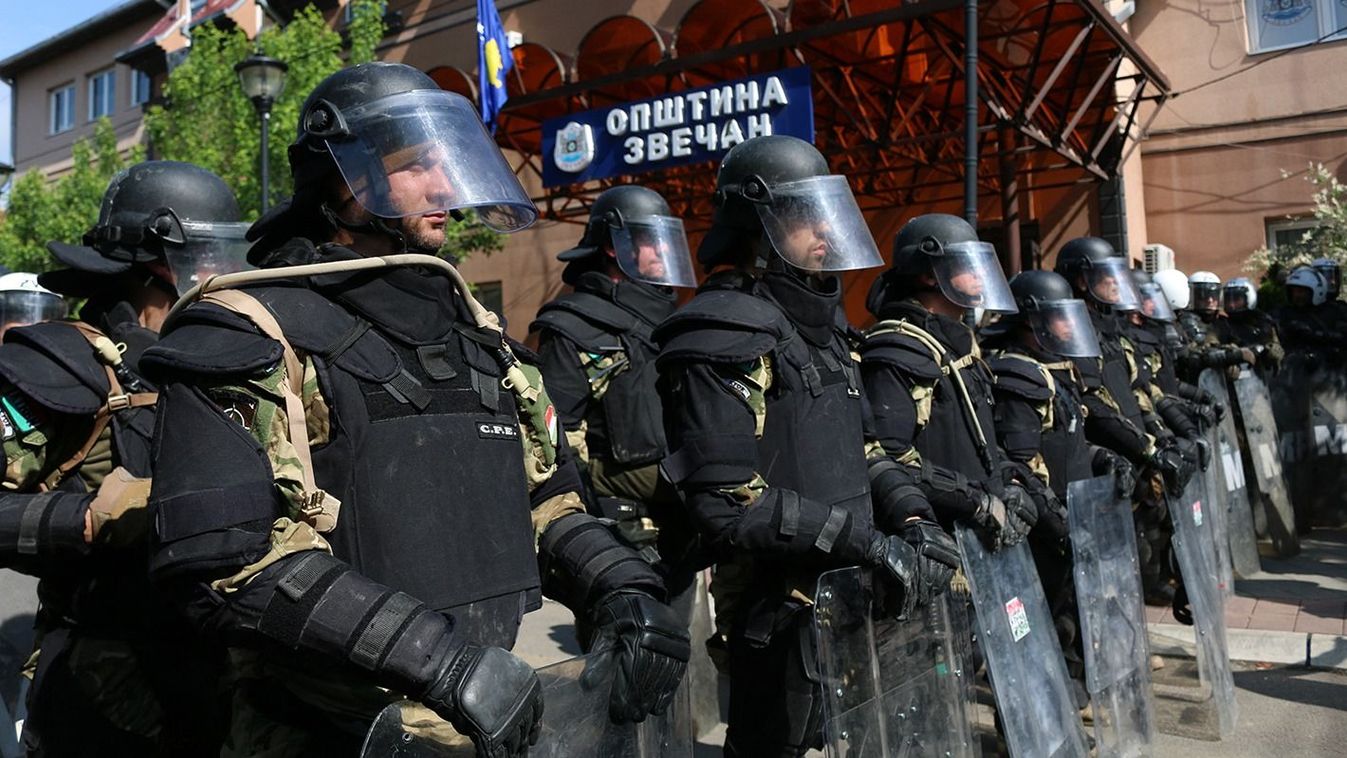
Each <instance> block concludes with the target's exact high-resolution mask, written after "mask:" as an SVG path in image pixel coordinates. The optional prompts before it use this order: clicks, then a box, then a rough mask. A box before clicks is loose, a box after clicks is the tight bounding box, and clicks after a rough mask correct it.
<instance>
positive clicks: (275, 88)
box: [234, 55, 290, 213]
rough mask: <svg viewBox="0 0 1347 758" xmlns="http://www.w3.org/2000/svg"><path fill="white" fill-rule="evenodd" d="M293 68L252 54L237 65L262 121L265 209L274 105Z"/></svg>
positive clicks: (245, 88)
mask: <svg viewBox="0 0 1347 758" xmlns="http://www.w3.org/2000/svg"><path fill="white" fill-rule="evenodd" d="M289 69H290V67H289V66H287V65H285V62H284V61H278V60H276V59H275V58H268V57H267V56H265V55H250V56H248V57H247V58H245V59H244V60H243V61H241V62H239V63H237V64H235V66H234V73H236V74H238V76H239V84H240V85H242V87H243V94H244V95H245V96H247V98H248V99H249V100H251V101H252V103H253V107H254V108H256V109H257V115H258V117H259V118H260V119H261V120H262V212H263V213H265V212H266V211H267V208H268V207H269V206H270V200H269V198H270V195H269V192H270V189H271V177H270V174H269V172H268V169H269V167H268V165H267V152H268V145H269V142H270V137H271V135H270V131H271V106H272V105H273V104H274V103H275V102H276V98H278V97H280V96H281V93H282V92H284V91H285V72H286V71H288V70H289Z"/></svg>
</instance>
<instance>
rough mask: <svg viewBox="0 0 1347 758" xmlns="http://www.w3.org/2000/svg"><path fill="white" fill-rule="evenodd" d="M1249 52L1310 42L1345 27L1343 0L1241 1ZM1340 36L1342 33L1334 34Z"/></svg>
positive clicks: (1344, 5) (1265, 50) (1345, 8)
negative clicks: (1247, 33) (1247, 32)
mask: <svg viewBox="0 0 1347 758" xmlns="http://www.w3.org/2000/svg"><path fill="white" fill-rule="evenodd" d="M1244 19H1245V23H1246V24H1247V25H1248V31H1249V52H1250V53H1266V52H1270V51H1272V50H1283V49H1285V48H1288V47H1297V46H1299V45H1309V44H1313V43H1315V42H1317V41H1319V40H1320V39H1322V38H1326V37H1330V36H1335V33H1336V32H1340V31H1342V30H1343V28H1344V27H1347V4H1344V3H1343V2H1342V0H1244ZM1336 36H1342V35H1336Z"/></svg>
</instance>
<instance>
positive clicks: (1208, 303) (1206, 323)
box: [1178, 271, 1258, 382]
mask: <svg viewBox="0 0 1347 758" xmlns="http://www.w3.org/2000/svg"><path fill="white" fill-rule="evenodd" d="M1188 286H1189V289H1190V290H1191V297H1190V300H1189V305H1188V307H1187V308H1185V309H1183V310H1181V311H1179V312H1178V323H1179V328H1180V330H1181V331H1182V332H1183V335H1184V338H1185V339H1186V340H1187V342H1188V347H1187V348H1186V349H1185V350H1184V351H1182V352H1181V353H1180V355H1179V362H1180V367H1179V371H1180V374H1181V375H1182V376H1183V378H1184V379H1186V380H1188V381H1190V382H1195V381H1197V376H1198V374H1201V373H1202V369H1206V368H1220V369H1228V370H1231V371H1237V370H1238V367H1239V366H1241V365H1245V364H1247V365H1250V366H1252V365H1254V364H1255V363H1256V361H1257V360H1258V356H1256V355H1254V352H1253V351H1252V350H1250V349H1248V348H1241V347H1239V346H1237V345H1233V344H1222V343H1221V341H1220V339H1219V337H1218V336H1217V334H1216V332H1215V330H1214V329H1213V328H1212V325H1213V324H1214V323H1215V322H1216V316H1217V313H1218V312H1219V311H1220V307H1221V279H1220V277H1218V276H1216V275H1215V274H1213V273H1211V272H1210V271H1198V272H1196V273H1194V274H1193V275H1192V276H1190V277H1189V278H1188Z"/></svg>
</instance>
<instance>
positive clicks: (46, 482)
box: [38, 321, 159, 492]
mask: <svg viewBox="0 0 1347 758" xmlns="http://www.w3.org/2000/svg"><path fill="white" fill-rule="evenodd" d="M72 326H74V327H75V329H76V330H77V331H78V332H79V333H80V335H81V336H83V337H84V339H86V340H88V341H89V344H90V345H91V346H93V348H94V352H95V353H97V354H98V359H99V361H100V362H101V363H102V364H103V370H104V371H106V372H107V375H108V397H107V401H106V402H104V403H103V407H102V408H99V409H98V412H97V413H96V414H95V415H94V425H93V427H92V428H91V429H90V430H89V436H88V438H87V439H85V440H84V444H83V445H80V448H79V450H76V451H75V454H74V455H72V456H70V458H68V459H67V460H66V461H65V462H64V463H62V464H61V465H60V466H57V467H56V470H54V471H52V472H51V473H50V474H48V475H47V478H46V479H43V480H42V484H40V485H38V489H39V490H40V491H42V492H48V491H50V490H54V489H56V487H57V486H59V485H60V484H61V482H63V481H65V478H66V477H67V476H69V475H70V472H71V471H74V470H75V469H77V468H79V465H80V464H81V463H83V462H84V459H85V458H87V457H89V452H90V451H91V450H93V449H94V445H96V444H98V438H99V437H102V436H103V430H105V429H107V427H108V423H109V422H111V421H112V414H113V413H114V412H115V411H120V410H125V409H127V408H144V407H146V406H150V405H154V404H155V403H157V402H159V393H157V392H132V393H130V394H128V393H126V392H123V391H122V383H121V382H119V381H117V372H116V371H114V370H113V368H112V366H111V365H109V362H108V361H109V360H110V359H109V358H108V356H107V355H106V353H105V348H108V349H111V350H113V351H114V352H115V351H116V350H117V348H116V346H115V345H113V344H112V340H110V339H108V336H107V335H106V334H103V333H102V332H100V331H98V330H97V329H95V328H94V327H93V326H91V325H89V324H86V323H84V322H83V321H76V322H74V323H73V324H72ZM105 343H106V344H105ZM119 355H120V353H119Z"/></svg>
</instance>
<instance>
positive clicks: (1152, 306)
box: [1132, 268, 1176, 324]
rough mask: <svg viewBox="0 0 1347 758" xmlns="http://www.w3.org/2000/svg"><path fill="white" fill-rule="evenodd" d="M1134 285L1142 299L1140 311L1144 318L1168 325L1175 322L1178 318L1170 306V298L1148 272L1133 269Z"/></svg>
mask: <svg viewBox="0 0 1347 758" xmlns="http://www.w3.org/2000/svg"><path fill="white" fill-rule="evenodd" d="M1132 284H1134V285H1135V286H1136V288H1137V296H1138V297H1140V298H1141V307H1140V308H1139V309H1138V311H1139V312H1140V313H1141V315H1142V316H1145V317H1146V318H1148V319H1150V320H1152V321H1160V322H1162V323H1166V324H1169V323H1173V322H1174V320H1175V318H1176V317H1175V315H1174V308H1173V307H1171V306H1170V304H1169V298H1168V297H1166V296H1165V291H1164V290H1163V289H1161V288H1160V285H1158V284H1156V283H1155V279H1154V278H1152V277H1151V275H1150V274H1149V273H1148V272H1146V271H1144V270H1142V269H1139V268H1134V269H1132Z"/></svg>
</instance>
